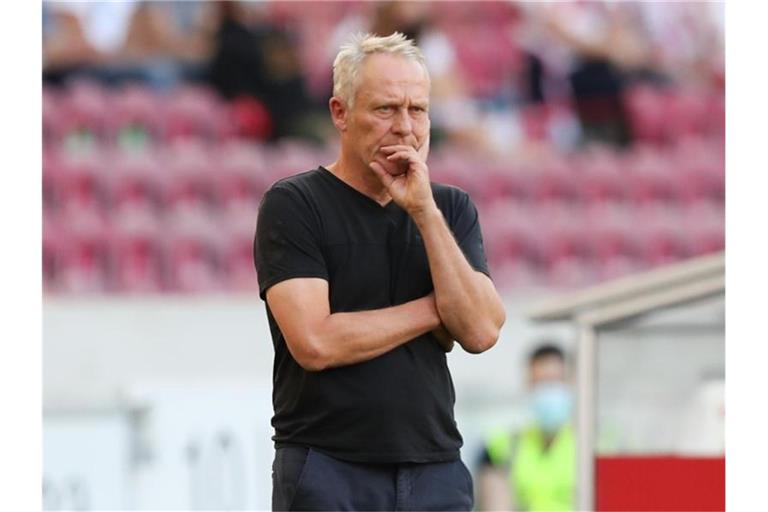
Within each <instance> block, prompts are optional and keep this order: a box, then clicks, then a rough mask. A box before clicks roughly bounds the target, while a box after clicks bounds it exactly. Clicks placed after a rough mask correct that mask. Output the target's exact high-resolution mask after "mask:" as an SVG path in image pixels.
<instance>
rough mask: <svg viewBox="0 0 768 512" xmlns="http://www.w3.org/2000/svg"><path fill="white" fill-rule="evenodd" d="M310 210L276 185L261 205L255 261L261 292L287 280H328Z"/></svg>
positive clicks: (263, 294) (263, 295) (255, 241)
mask: <svg viewBox="0 0 768 512" xmlns="http://www.w3.org/2000/svg"><path fill="white" fill-rule="evenodd" d="M314 224H316V223H315V222H313V217H312V213H311V211H310V209H309V208H308V207H307V206H306V205H305V204H304V203H303V202H302V201H301V200H300V199H299V198H298V197H297V196H296V195H294V194H293V193H292V192H291V191H290V190H286V189H282V188H272V189H271V190H269V191H268V192H267V193H266V194H265V195H264V198H263V200H262V202H261V206H260V207H259V216H258V221H257V224H256V237H255V239H254V244H253V260H254V264H255V265H256V272H257V274H258V279H259V295H260V297H261V298H262V299H265V298H266V293H267V290H268V289H269V288H270V287H271V286H273V285H275V284H277V283H279V282H281V281H285V280H286V279H292V278H296V277H319V278H322V279H326V280H327V279H328V271H327V268H326V264H325V259H324V258H323V254H322V251H321V247H320V243H319V240H318V238H317V229H316V228H315V227H314Z"/></svg>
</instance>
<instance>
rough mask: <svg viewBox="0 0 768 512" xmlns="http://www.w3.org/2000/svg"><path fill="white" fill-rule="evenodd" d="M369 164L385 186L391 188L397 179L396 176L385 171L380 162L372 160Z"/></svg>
mask: <svg viewBox="0 0 768 512" xmlns="http://www.w3.org/2000/svg"><path fill="white" fill-rule="evenodd" d="M368 166H369V167H370V168H371V170H372V171H373V173H374V174H375V175H376V176H378V177H379V180H381V183H382V185H384V186H385V187H387V188H389V186H390V185H391V184H392V182H393V181H395V178H394V177H392V175H390V174H389V173H388V172H387V171H385V170H384V168H383V167H382V166H381V164H380V163H378V162H371V163H369V164H368Z"/></svg>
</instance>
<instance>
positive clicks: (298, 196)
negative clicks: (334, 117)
mask: <svg viewBox="0 0 768 512" xmlns="http://www.w3.org/2000/svg"><path fill="white" fill-rule="evenodd" d="M432 189H433V193H434V197H435V199H436V203H437V205H438V207H439V208H440V210H441V211H442V212H443V214H444V216H445V218H446V220H447V223H448V225H449V226H450V228H451V230H452V231H453V233H454V236H455V237H456V239H457V242H458V244H459V246H460V247H461V249H462V251H463V252H464V254H465V255H466V257H467V260H468V261H469V263H470V264H471V265H472V267H474V268H475V269H476V270H478V271H480V272H483V273H485V274H488V266H487V263H486V259H485V255H484V251H483V242H482V236H481V233H480V226H479V223H478V216H477V210H476V209H475V207H474V205H473V204H472V202H471V201H470V199H469V196H468V195H467V194H466V192H464V191H462V190H460V189H457V188H455V187H450V186H446V185H441V184H437V183H434V184H433V185H432ZM254 259H255V263H256V268H257V271H258V275H259V287H260V293H261V297H262V299H263V298H265V294H266V290H267V289H268V288H269V287H270V286H273V285H274V284H276V283H278V282H280V281H283V280H286V279H291V278H296V277H317V278H322V279H326V280H327V281H328V282H329V302H330V308H331V312H332V313H337V312H344V311H346V312H349V311H362V310H371V309H380V308H386V307H390V306H394V305H398V304H402V303H405V302H408V301H410V300H414V299H417V298H419V297H423V296H424V295H427V294H428V293H430V292H431V291H432V289H433V286H432V279H431V276H430V273H429V266H428V262H427V256H426V251H425V249H424V245H423V242H422V240H421V237H420V235H419V232H418V229H417V228H416V226H415V224H414V223H413V221H412V220H411V218H410V216H408V214H407V213H406V212H405V211H404V210H402V209H401V208H400V207H399V206H397V205H396V204H395V203H394V202H390V203H389V204H387V205H386V206H385V207H382V206H380V205H379V204H378V203H376V202H375V201H373V200H372V199H370V198H368V197H367V196H365V195H364V194H362V193H360V192H358V191H357V190H355V189H353V188H352V187H350V186H349V185H347V184H346V183H344V182H343V181H342V180H340V179H339V178H337V177H336V176H334V175H333V174H332V173H331V172H330V171H328V170H326V169H324V168H322V167H320V168H318V169H315V170H313V171H308V172H305V173H302V174H299V175H296V176H293V177H290V178H287V179H284V180H281V181H279V182H277V183H276V184H275V185H274V186H273V187H272V188H271V189H270V190H269V191H268V192H267V193H266V194H265V196H264V198H263V201H262V204H261V207H260V210H259V219H258V227H257V233H256V240H255V246H254ZM267 316H268V319H269V325H270V329H271V334H272V341H273V344H274V349H275V361H274V368H273V380H274V390H273V405H274V410H275V415H274V417H273V418H272V425H273V427H274V428H275V436H274V437H273V439H274V441H275V443H276V446H281V445H284V444H297V445H304V446H311V447H314V448H316V449H318V450H319V451H322V452H325V453H327V454H330V455H333V456H334V457H337V458H339V459H343V460H350V461H365V462H435V461H444V460H455V459H457V458H458V456H459V448H460V447H461V445H462V438H461V435H460V434H459V431H458V429H457V427H456V422H455V421H454V416H453V404H454V401H455V394H454V389H453V382H452V380H451V375H450V372H449V370H448V365H447V363H446V356H445V353H444V351H443V350H442V348H441V347H440V346H439V345H438V343H437V341H436V340H435V339H434V337H433V336H432V335H431V334H429V333H428V334H425V335H423V336H419V337H417V338H415V339H414V340H412V341H410V342H408V343H406V344H404V345H401V346H400V347H398V348H396V349H395V350H392V351H390V352H388V353H386V354H383V355H382V356H380V357H377V358H375V359H372V360H369V361H365V362H363V363H359V364H354V365H349V366H344V367H338V368H332V369H329V370H325V371H321V372H307V371H305V370H304V369H303V368H301V367H300V366H299V365H298V363H297V362H296V361H295V360H294V359H293V357H292V356H291V354H290V352H289V351H288V349H287V347H286V344H285V339H284V338H283V335H282V333H281V332H280V330H279V328H278V326H277V324H276V322H275V319H274V317H273V316H272V312H271V311H270V309H269V306H267Z"/></svg>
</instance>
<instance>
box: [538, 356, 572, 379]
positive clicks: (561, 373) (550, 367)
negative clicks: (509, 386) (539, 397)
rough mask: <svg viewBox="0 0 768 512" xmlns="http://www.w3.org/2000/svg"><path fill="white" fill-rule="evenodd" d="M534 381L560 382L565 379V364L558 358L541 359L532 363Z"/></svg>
mask: <svg viewBox="0 0 768 512" xmlns="http://www.w3.org/2000/svg"><path fill="white" fill-rule="evenodd" d="M530 376H531V378H532V379H533V380H560V379H563V378H565V364H564V363H563V361H562V360H561V359H560V358H559V357H556V356H547V357H540V358H538V359H536V360H535V361H533V363H531V368H530Z"/></svg>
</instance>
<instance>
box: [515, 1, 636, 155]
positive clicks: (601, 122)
mask: <svg viewBox="0 0 768 512" xmlns="http://www.w3.org/2000/svg"><path fill="white" fill-rule="evenodd" d="M522 8H523V9H524V17H523V19H524V24H523V26H522V27H521V29H520V32H519V39H520V42H521V44H522V45H523V46H524V47H525V48H526V50H527V52H528V56H529V71H528V77H529V83H528V85H527V89H528V97H529V99H530V100H531V101H534V102H536V101H548V100H551V99H559V98H562V97H564V96H566V95H570V96H572V98H573V100H574V102H575V106H576V110H577V112H578V116H579V120H580V123H581V127H582V133H583V138H584V142H587V143H588V142H592V141H599V142H605V143H610V144H614V145H617V146H626V145H628V144H629V142H630V132H629V125H628V122H627V118H626V113H625V111H624V106H623V102H622V94H623V92H624V89H625V87H626V82H627V74H628V73H629V72H630V71H632V70H637V69H641V68H644V67H646V66H647V63H648V57H649V49H648V46H647V40H646V39H645V38H643V37H642V35H641V34H640V33H639V30H638V27H637V26H636V25H635V24H633V23H632V19H631V17H630V13H629V10H628V9H627V8H625V7H624V6H622V5H619V4H607V3H602V2H578V3H575V2H574V3H558V4H548V3H547V4H538V3H537V4H525V5H523V6H522Z"/></svg>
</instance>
